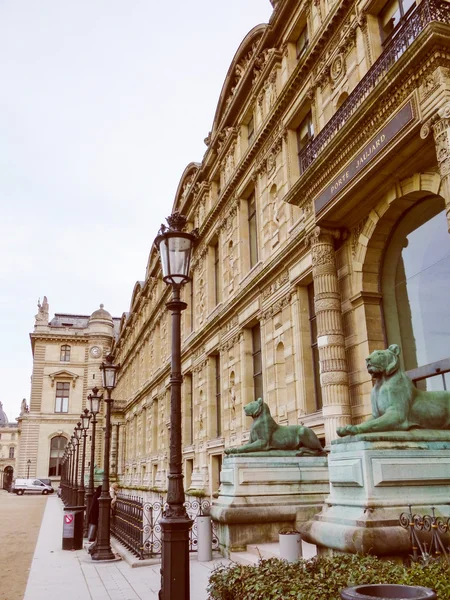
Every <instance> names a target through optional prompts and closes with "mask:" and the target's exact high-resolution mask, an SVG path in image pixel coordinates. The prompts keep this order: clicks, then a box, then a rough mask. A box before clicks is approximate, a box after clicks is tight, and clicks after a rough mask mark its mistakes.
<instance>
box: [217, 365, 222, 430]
mask: <svg viewBox="0 0 450 600" xmlns="http://www.w3.org/2000/svg"><path fill="white" fill-rule="evenodd" d="M215 371H216V435H217V437H219V436H221V435H222V396H221V391H220V388H221V385H220V355H219V354H217V355H216V357H215Z"/></svg>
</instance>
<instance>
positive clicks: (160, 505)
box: [111, 494, 219, 560]
mask: <svg viewBox="0 0 450 600" xmlns="http://www.w3.org/2000/svg"><path fill="white" fill-rule="evenodd" d="M165 507H166V504H165V502H164V499H163V498H161V499H160V501H158V502H144V500H143V499H142V498H139V497H137V496H129V495H125V494H117V499H116V504H115V507H114V511H113V514H112V518H111V534H112V535H113V536H114V537H115V538H117V539H118V540H119V541H120V542H121V543H122V544H124V546H126V547H127V548H128V549H129V550H131V551H132V552H133V553H134V554H136V556H138V557H139V559H141V560H142V559H144V558H152V557H155V556H159V555H161V549H162V540H161V524H160V519H161V517H162V516H163V515H164V509H165ZM185 507H186V512H187V514H188V515H189V518H190V519H192V521H193V525H192V527H191V529H190V531H189V551H190V552H197V548H198V529H197V517H199V516H203V515H209V510H210V508H211V504H210V502H209V500H200V499H199V500H190V501H186V502H185ZM211 526H212V550H217V549H218V548H219V540H218V537H217V533H216V527H217V526H216V523H215V522H214V521H212V525H211Z"/></svg>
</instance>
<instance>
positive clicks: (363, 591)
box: [341, 583, 437, 600]
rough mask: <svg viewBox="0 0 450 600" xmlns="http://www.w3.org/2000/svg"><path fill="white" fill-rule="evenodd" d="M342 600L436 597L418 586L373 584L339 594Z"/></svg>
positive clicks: (421, 598) (427, 599)
mask: <svg viewBox="0 0 450 600" xmlns="http://www.w3.org/2000/svg"><path fill="white" fill-rule="evenodd" d="M341 598H342V600H374V598H378V600H436V598H437V596H436V593H435V592H433V590H430V588H425V587H421V586H418V585H395V584H387V583H375V584H370V585H357V586H356V587H352V588H346V589H345V590H342V592H341Z"/></svg>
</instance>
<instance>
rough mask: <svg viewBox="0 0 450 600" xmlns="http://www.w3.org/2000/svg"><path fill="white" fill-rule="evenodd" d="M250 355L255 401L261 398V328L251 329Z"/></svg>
mask: <svg viewBox="0 0 450 600" xmlns="http://www.w3.org/2000/svg"><path fill="white" fill-rule="evenodd" d="M252 355H253V390H254V393H255V400H257V399H258V398H263V378H262V356H261V327H260V326H259V325H255V327H253V328H252Z"/></svg>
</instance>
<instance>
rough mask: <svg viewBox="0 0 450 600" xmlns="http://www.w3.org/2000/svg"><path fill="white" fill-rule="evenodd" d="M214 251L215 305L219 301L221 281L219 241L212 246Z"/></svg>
mask: <svg viewBox="0 0 450 600" xmlns="http://www.w3.org/2000/svg"><path fill="white" fill-rule="evenodd" d="M213 251H214V304H215V305H216V306H217V304H219V302H220V301H221V299H222V298H221V293H220V292H221V281H220V257H219V242H217V244H216V245H215V246H214V247H213Z"/></svg>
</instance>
